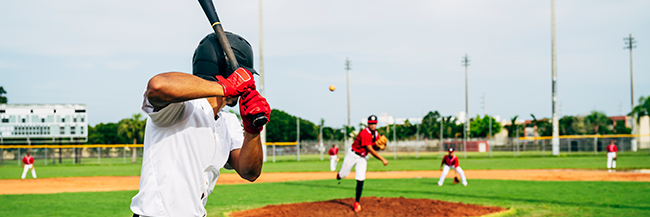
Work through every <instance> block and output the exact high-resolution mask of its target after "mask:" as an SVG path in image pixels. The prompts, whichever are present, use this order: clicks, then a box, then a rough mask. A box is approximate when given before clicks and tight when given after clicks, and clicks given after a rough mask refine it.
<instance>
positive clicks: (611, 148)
mask: <svg viewBox="0 0 650 217" xmlns="http://www.w3.org/2000/svg"><path fill="white" fill-rule="evenodd" d="M617 151H618V147H616V145H615V144H614V140H609V145H607V171H608V172H610V173H611V172H612V169H614V171H616V157H617V156H616V152H617Z"/></svg>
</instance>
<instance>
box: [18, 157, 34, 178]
mask: <svg viewBox="0 0 650 217" xmlns="http://www.w3.org/2000/svg"><path fill="white" fill-rule="evenodd" d="M30 169H31V170H32V177H34V178H36V169H34V158H33V157H32V155H31V153H30V152H29V151H27V154H26V155H25V157H23V175H22V176H20V178H21V179H25V176H27V171H29V170H30Z"/></svg>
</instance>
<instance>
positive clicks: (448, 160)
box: [438, 148, 467, 186]
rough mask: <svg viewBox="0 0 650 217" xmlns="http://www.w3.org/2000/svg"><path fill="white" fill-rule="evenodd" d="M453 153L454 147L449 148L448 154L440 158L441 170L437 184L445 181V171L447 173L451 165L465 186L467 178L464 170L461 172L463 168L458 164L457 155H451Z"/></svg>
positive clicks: (440, 184) (439, 184)
mask: <svg viewBox="0 0 650 217" xmlns="http://www.w3.org/2000/svg"><path fill="white" fill-rule="evenodd" d="M453 153H454V149H453V148H449V155H447V156H445V157H443V158H442V163H440V170H442V174H441V175H440V180H438V186H442V183H444V182H445V177H446V176H447V173H449V169H450V168H452V167H454V169H455V170H456V172H457V173H458V174H459V175H460V179H461V181H462V182H463V185H464V186H467V178H465V172H463V169H461V168H460V166H459V165H458V157H456V155H453Z"/></svg>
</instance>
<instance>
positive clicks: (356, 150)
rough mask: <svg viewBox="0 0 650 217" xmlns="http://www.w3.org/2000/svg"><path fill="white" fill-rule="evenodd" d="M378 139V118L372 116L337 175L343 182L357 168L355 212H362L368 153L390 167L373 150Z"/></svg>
mask: <svg viewBox="0 0 650 217" xmlns="http://www.w3.org/2000/svg"><path fill="white" fill-rule="evenodd" d="M377 138H379V132H377V116H375V115H370V117H368V127H367V128H365V129H363V130H361V132H359V135H357V138H356V139H354V143H352V147H351V148H350V149H349V150H348V151H347V152H346V153H345V158H343V165H342V166H341V170H340V171H339V172H338V173H337V174H336V179H337V180H341V178H345V177H346V176H348V175H349V174H350V171H352V167H353V166H355V168H354V170H355V175H354V179H356V180H357V189H356V198H355V202H354V207H353V208H354V211H355V212H359V211H361V204H360V203H359V200H360V199H361V192H362V191H363V181H364V180H366V170H367V169H368V153H370V154H372V156H375V158H377V159H379V160H381V162H382V163H383V164H384V166H386V165H388V160H386V159H385V158H384V157H382V156H381V155H379V154H377V151H375V149H374V148H373V146H374V145H375V141H376V139H377Z"/></svg>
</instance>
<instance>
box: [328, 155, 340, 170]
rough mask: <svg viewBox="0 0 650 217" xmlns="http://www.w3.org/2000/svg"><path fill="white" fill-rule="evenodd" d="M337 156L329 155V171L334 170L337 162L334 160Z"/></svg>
mask: <svg viewBox="0 0 650 217" xmlns="http://www.w3.org/2000/svg"><path fill="white" fill-rule="evenodd" d="M337 158H338V156H336V155H330V170H331V171H336V165H337V164H338V162H336V159H337Z"/></svg>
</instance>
